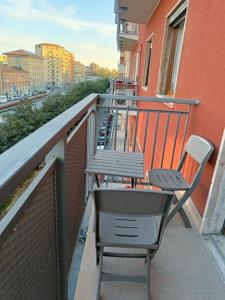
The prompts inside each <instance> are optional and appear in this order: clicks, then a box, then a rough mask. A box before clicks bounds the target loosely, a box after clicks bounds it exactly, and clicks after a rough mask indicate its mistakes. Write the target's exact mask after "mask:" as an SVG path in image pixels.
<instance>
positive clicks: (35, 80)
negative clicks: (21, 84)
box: [4, 49, 46, 92]
mask: <svg viewBox="0 0 225 300" xmlns="http://www.w3.org/2000/svg"><path fill="white" fill-rule="evenodd" d="M4 54H5V55H6V56H7V60H8V65H9V66H10V67H16V68H17V69H21V70H23V71H25V72H28V73H29V77H30V88H29V92H33V91H40V90H43V89H44V88H45V87H46V83H45V80H44V65H43V59H42V58H41V57H40V56H38V55H36V54H34V53H32V52H30V51H27V50H23V49H20V50H15V51H10V52H6V53H4Z"/></svg>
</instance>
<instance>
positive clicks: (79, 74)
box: [74, 61, 85, 83]
mask: <svg viewBox="0 0 225 300" xmlns="http://www.w3.org/2000/svg"><path fill="white" fill-rule="evenodd" d="M84 77H85V65H83V64H82V63H81V62H80V61H75V62H74V81H75V83H78V82H81V81H83V80H84Z"/></svg>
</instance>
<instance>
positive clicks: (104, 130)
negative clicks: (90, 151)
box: [99, 127, 109, 136]
mask: <svg viewBox="0 0 225 300" xmlns="http://www.w3.org/2000/svg"><path fill="white" fill-rule="evenodd" d="M108 133H109V130H108V128H107V127H101V128H100V130H99V135H100V136H106V135H107V134H108Z"/></svg>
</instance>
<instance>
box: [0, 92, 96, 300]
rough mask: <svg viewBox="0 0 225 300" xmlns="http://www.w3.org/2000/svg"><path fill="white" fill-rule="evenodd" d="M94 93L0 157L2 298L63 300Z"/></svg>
mask: <svg viewBox="0 0 225 300" xmlns="http://www.w3.org/2000/svg"><path fill="white" fill-rule="evenodd" d="M97 99H98V95H97V94H91V95H90V96H88V97H86V98H85V99H83V100H82V101H80V102H79V103H77V104H76V105H74V106H73V107H71V108H70V109H68V110H67V111H65V112H64V113H62V114H61V115H59V116H58V117H56V118H55V119H53V120H51V121H50V122H48V123H47V124H45V125H44V126H42V127H41V128H40V129H38V130H36V131H35V132H34V133H32V134H31V135H29V136H28V137H26V138H25V139H24V140H22V141H21V142H19V143H18V144H16V145H15V146H13V147H11V148H10V149H9V150H7V151H6V152H4V153H3V154H2V155H1V156H0V166H1V169H0V209H1V212H3V211H4V212H3V213H4V216H3V217H2V219H1V220H0V261H1V263H0V299H4V300H15V299H23V300H28V299H29V300H30V299H32V300H40V299H42V300H53V299H54V300H57V299H60V300H67V299H68V276H69V272H70V266H71V261H72V257H73V254H74V250H75V245H76V241H77V238H78V235H79V230H80V225H81V222H82V217H83V213H84V209H85V199H86V194H85V192H86V190H85V183H86V180H85V179H86V177H85V173H84V170H85V168H86V159H87V157H89V156H90V155H92V153H93V151H94V150H93V149H94V139H93V140H91V139H89V145H88V147H87V134H88V130H87V128H88V124H89V125H90V118H92V119H93V118H94V117H95V114H94V113H93V111H94V110H95V106H96V102H97ZM92 123H93V120H92ZM89 127H90V126H89ZM89 129H90V128H89ZM89 131H90V130H89ZM89 134H90V133H89ZM92 141H93V144H92ZM13 199H14V200H15V203H11V206H9V202H10V201H11V200H13ZM8 206H9V207H8Z"/></svg>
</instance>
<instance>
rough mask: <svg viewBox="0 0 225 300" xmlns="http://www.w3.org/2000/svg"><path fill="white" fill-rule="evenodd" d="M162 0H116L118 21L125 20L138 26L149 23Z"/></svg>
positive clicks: (115, 9)
mask: <svg viewBox="0 0 225 300" xmlns="http://www.w3.org/2000/svg"><path fill="white" fill-rule="evenodd" d="M159 2H160V0H141V1H138V2H137V1H135V0H130V1H127V0H115V8H114V11H115V13H116V15H117V19H118V20H122V19H123V20H125V21H128V22H134V23H138V24H145V23H147V21H148V19H149V16H151V15H152V14H153V12H154V10H155V8H156V7H157V5H158V4H159Z"/></svg>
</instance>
